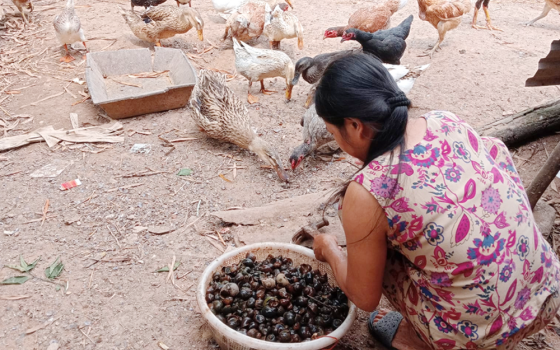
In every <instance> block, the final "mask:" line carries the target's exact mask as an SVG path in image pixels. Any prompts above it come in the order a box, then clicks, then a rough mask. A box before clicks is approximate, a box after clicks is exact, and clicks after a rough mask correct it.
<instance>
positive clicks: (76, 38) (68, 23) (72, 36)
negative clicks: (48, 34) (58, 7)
mask: <svg viewBox="0 0 560 350" xmlns="http://www.w3.org/2000/svg"><path fill="white" fill-rule="evenodd" d="M53 25H54V30H55V32H56V37H57V38H58V41H59V42H60V43H61V44H62V45H64V49H65V50H66V55H65V56H63V57H62V58H60V61H61V62H72V61H73V60H74V57H72V56H70V53H69V52H68V45H72V44H73V43H77V42H80V41H81V42H82V44H84V47H85V48H86V51H87V46H86V37H85V35H84V31H83V30H82V24H81V23H80V18H79V17H78V15H77V14H76V11H74V0H67V2H66V7H65V8H64V11H63V12H62V13H61V14H59V15H57V16H56V17H55V18H54V22H53Z"/></svg>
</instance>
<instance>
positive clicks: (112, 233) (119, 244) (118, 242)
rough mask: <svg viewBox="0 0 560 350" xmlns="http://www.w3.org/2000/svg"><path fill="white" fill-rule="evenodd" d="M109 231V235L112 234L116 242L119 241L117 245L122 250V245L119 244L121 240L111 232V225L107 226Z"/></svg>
mask: <svg viewBox="0 0 560 350" xmlns="http://www.w3.org/2000/svg"><path fill="white" fill-rule="evenodd" d="M107 230H109V233H110V234H111V236H113V238H114V239H115V241H117V245H118V246H119V248H121V244H120V243H119V240H118V239H117V237H116V236H115V235H114V234H113V231H111V228H110V227H109V225H107Z"/></svg>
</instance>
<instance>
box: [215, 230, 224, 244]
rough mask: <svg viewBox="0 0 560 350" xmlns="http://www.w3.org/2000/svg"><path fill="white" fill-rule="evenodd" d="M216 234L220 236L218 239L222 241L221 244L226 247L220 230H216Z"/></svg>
mask: <svg viewBox="0 0 560 350" xmlns="http://www.w3.org/2000/svg"><path fill="white" fill-rule="evenodd" d="M216 234H217V235H218V237H219V238H220V241H221V242H222V244H223V245H224V247H227V244H226V242H224V239H223V238H222V235H221V234H220V231H218V230H216Z"/></svg>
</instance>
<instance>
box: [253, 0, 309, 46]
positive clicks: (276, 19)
mask: <svg viewBox="0 0 560 350" xmlns="http://www.w3.org/2000/svg"><path fill="white" fill-rule="evenodd" d="M265 11H266V17H265V21H264V28H263V34H264V35H266V36H267V37H268V40H269V42H270V48H271V49H275V50H278V49H279V47H280V41H281V40H282V39H291V38H296V37H297V38H298V48H299V49H300V50H302V49H303V28H302V26H301V23H299V20H298V18H297V17H296V15H294V14H293V13H291V12H288V11H284V9H282V8H281V7H280V6H278V5H277V6H276V7H275V8H274V10H272V11H271V9H270V6H269V5H268V4H266V7H265Z"/></svg>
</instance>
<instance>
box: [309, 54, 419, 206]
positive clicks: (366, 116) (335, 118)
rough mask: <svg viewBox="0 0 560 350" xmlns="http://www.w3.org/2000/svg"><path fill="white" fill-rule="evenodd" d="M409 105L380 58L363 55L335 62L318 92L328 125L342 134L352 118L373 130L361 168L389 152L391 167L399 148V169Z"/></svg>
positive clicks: (340, 193) (318, 102) (319, 109)
mask: <svg viewBox="0 0 560 350" xmlns="http://www.w3.org/2000/svg"><path fill="white" fill-rule="evenodd" d="M409 106H410V100H408V98H406V96H405V95H404V93H403V92H402V91H401V90H400V89H399V88H398V87H397V84H396V82H395V80H394V79H393V77H391V75H390V74H389V71H387V69H386V68H385V67H384V66H383V65H382V64H381V62H380V61H379V60H378V59H377V58H375V57H373V56H371V55H367V54H363V53H356V54H352V55H349V56H345V57H342V58H340V59H338V60H336V61H334V62H332V63H331V64H330V65H329V66H328V67H327V69H326V70H325V73H324V74H323V77H322V78H321V81H320V82H319V85H318V86H317V90H316V93H315V108H316V110H317V114H318V115H319V116H320V117H321V118H323V120H325V121H326V122H328V123H330V124H333V125H335V126H337V127H338V128H340V130H341V131H342V130H343V129H342V126H343V125H344V120H345V119H347V118H353V119H357V120H360V121H361V122H362V123H363V124H364V125H365V126H366V127H369V128H371V129H372V130H374V132H375V134H374V137H373V139H372V140H371V144H370V146H369V149H368V152H367V157H366V159H365V161H364V166H363V167H362V169H363V168H365V167H367V166H368V164H369V163H370V162H371V161H373V160H374V159H376V158H377V157H379V156H381V155H383V154H385V153H388V152H390V164H392V163H393V158H394V151H395V149H396V148H399V149H400V150H399V152H400V154H399V155H398V159H399V166H400V156H401V155H402V152H403V151H404V149H405V148H404V145H405V144H404V143H405V140H404V135H405V131H406V126H407V124H408V107H409ZM343 136H344V135H343ZM360 170H361V169H360ZM399 172H400V171H399ZM399 172H398V173H399ZM349 184H350V181H348V182H347V183H346V184H345V185H344V186H343V187H342V188H341V189H340V190H339V191H338V192H337V193H335V194H334V195H333V196H332V197H331V199H330V200H329V203H332V202H334V201H335V200H337V199H338V198H340V197H341V196H344V194H345V193H346V190H347V188H348V185H349ZM398 188H399V186H398V175H397V185H396V186H395V188H393V191H395V190H397V189H398Z"/></svg>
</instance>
